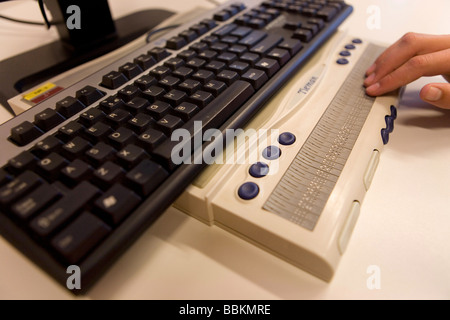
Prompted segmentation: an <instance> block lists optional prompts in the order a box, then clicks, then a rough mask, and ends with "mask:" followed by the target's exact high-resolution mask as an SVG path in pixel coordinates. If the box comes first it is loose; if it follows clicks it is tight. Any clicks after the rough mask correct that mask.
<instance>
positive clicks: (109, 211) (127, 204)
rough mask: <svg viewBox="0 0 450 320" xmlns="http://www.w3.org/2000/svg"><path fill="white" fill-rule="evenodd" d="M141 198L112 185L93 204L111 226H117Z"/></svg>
mask: <svg viewBox="0 0 450 320" xmlns="http://www.w3.org/2000/svg"><path fill="white" fill-rule="evenodd" d="M140 201H141V198H140V197H139V196H138V195H137V194H135V193H134V192H133V191H131V190H130V189H128V188H125V187H124V186H122V185H120V184H115V185H113V186H112V187H111V188H110V189H109V190H108V191H107V192H106V193H105V194H104V195H103V196H101V197H100V198H99V199H97V201H96V202H95V206H96V208H97V209H98V210H99V211H100V214H101V216H102V217H103V218H104V219H105V220H106V221H108V223H110V224H111V225H117V224H118V223H119V222H121V221H122V220H123V219H124V218H126V217H127V216H128V215H129V214H130V213H131V211H132V210H133V209H134V208H135V207H136V206H137V205H138V204H139V202H140Z"/></svg>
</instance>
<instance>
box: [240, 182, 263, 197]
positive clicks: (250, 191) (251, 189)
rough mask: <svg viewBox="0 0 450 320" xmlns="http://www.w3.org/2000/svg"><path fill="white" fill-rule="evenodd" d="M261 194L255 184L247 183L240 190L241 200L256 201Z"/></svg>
mask: <svg viewBox="0 0 450 320" xmlns="http://www.w3.org/2000/svg"><path fill="white" fill-rule="evenodd" d="M258 194H259V187H258V185H257V184H256V183H254V182H246V183H244V184H243V185H242V186H240V188H239V190H238V195H239V197H240V198H241V199H244V200H252V199H255V198H256V197H257V196H258Z"/></svg>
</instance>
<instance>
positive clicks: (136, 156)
mask: <svg viewBox="0 0 450 320" xmlns="http://www.w3.org/2000/svg"><path fill="white" fill-rule="evenodd" d="M116 157H117V159H118V161H119V162H120V163H121V164H122V165H123V166H124V167H125V168H126V169H130V168H132V167H134V166H135V165H136V164H138V163H139V162H140V161H141V160H143V159H144V158H147V157H148V154H147V153H146V152H145V151H144V149H142V148H139V147H138V146H136V145H134V144H129V145H128V146H126V147H125V148H123V149H122V150H120V151H119V152H117V154H116Z"/></svg>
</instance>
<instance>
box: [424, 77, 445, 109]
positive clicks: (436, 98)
mask: <svg viewBox="0 0 450 320" xmlns="http://www.w3.org/2000/svg"><path fill="white" fill-rule="evenodd" d="M420 98H422V100H424V101H426V102H428V103H431V104H433V105H435V106H436V107H439V108H443V109H450V84H449V83H430V84H427V85H426V86H425V87H423V88H422V90H421V91H420Z"/></svg>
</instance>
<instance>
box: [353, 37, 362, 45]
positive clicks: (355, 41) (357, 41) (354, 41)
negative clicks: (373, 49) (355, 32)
mask: <svg viewBox="0 0 450 320" xmlns="http://www.w3.org/2000/svg"><path fill="white" fill-rule="evenodd" d="M352 42H353V43H356V44H360V43H362V40H361V39H358V38H356V39H353V40H352Z"/></svg>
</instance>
